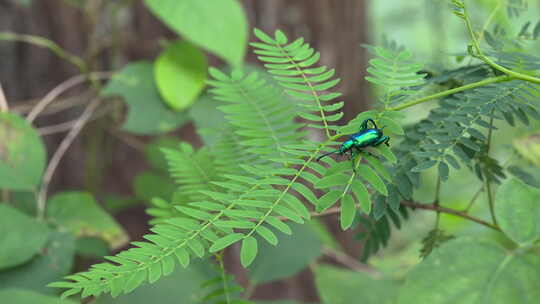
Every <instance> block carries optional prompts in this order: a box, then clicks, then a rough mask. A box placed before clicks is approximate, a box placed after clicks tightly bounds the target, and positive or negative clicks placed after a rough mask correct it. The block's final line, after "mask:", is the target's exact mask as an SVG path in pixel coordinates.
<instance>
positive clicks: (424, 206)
mask: <svg viewBox="0 0 540 304" xmlns="http://www.w3.org/2000/svg"><path fill="white" fill-rule="evenodd" d="M401 204H402V205H404V206H407V207H411V208H417V209H424V210H432V211H436V212H441V213H447V214H452V215H455V216H458V217H461V218H464V219H467V220H470V221H473V222H475V223H478V224H480V225H484V226H486V227H489V228H491V229H493V230H497V231H501V228H499V226H496V225H493V224H491V223H488V222H486V221H484V220H481V219H479V218H477V217H474V216H470V215H468V214H467V213H465V212H463V211H458V210H454V209H450V208H445V207H441V206H435V205H433V204H420V203H415V202H407V201H402V202H401Z"/></svg>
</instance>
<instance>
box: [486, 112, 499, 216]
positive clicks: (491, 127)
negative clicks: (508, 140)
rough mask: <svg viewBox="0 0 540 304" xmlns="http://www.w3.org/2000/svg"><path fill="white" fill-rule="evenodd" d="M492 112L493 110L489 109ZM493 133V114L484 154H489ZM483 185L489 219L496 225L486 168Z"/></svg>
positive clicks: (493, 203) (493, 202)
mask: <svg viewBox="0 0 540 304" xmlns="http://www.w3.org/2000/svg"><path fill="white" fill-rule="evenodd" d="M491 112H492V113H493V111H491ZM492 135H493V116H491V118H490V120H489V130H488V141H487V147H486V156H489V148H490V147H491V137H492ZM484 185H485V189H486V192H487V197H488V205H489V214H491V220H492V221H493V224H494V225H497V218H496V217H495V201H494V200H493V193H492V192H491V183H490V180H489V176H488V174H487V169H486V171H485V172H484Z"/></svg>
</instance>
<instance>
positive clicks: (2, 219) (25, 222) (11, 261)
mask: <svg viewBox="0 0 540 304" xmlns="http://www.w3.org/2000/svg"><path fill="white" fill-rule="evenodd" d="M0 231H1V233H0V248H1V249H0V269H5V268H9V267H13V266H17V265H20V264H22V263H24V262H26V261H28V260H30V259H31V258H32V257H33V256H35V255H36V254H37V253H39V252H40V251H41V249H42V248H43V246H44V245H45V242H46V241H47V238H48V237H49V229H48V228H47V225H45V224H44V223H42V222H38V221H37V220H35V219H34V218H31V217H29V216H28V215H26V214H24V213H21V212H20V211H18V210H16V209H14V208H11V207H9V206H7V205H6V204H0Z"/></svg>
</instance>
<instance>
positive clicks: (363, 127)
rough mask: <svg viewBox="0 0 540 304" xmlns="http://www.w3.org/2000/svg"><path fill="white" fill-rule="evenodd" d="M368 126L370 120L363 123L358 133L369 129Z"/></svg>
mask: <svg viewBox="0 0 540 304" xmlns="http://www.w3.org/2000/svg"><path fill="white" fill-rule="evenodd" d="M367 124H368V120H367V119H365V120H364V121H362V124H361V125H360V130H358V132H362V131H364V130H365V129H367Z"/></svg>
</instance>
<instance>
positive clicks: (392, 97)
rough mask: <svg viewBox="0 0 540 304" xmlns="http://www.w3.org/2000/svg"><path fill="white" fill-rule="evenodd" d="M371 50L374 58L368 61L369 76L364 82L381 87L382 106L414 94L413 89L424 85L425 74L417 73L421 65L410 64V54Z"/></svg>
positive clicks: (383, 49) (384, 49)
mask: <svg viewBox="0 0 540 304" xmlns="http://www.w3.org/2000/svg"><path fill="white" fill-rule="evenodd" d="M372 50H373V51H374V52H375V55H376V58H373V59H371V60H370V61H369V64H370V66H369V67H368V69H367V71H368V73H369V74H371V76H366V80H367V81H369V82H371V83H373V84H375V85H378V86H380V87H382V89H383V91H384V95H383V98H382V99H381V101H382V102H383V103H384V104H386V105H388V104H391V103H397V102H400V101H402V100H403V99H404V98H406V97H409V96H410V95H411V94H416V93H417V90H414V89H413V88H415V87H418V86H421V85H423V84H424V83H425V81H424V77H425V76H426V74H424V73H419V71H420V70H421V69H422V65H421V64H418V63H415V62H412V60H411V58H412V54H411V53H410V52H408V51H405V50H402V51H398V50H391V49H386V48H382V47H375V48H372Z"/></svg>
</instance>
